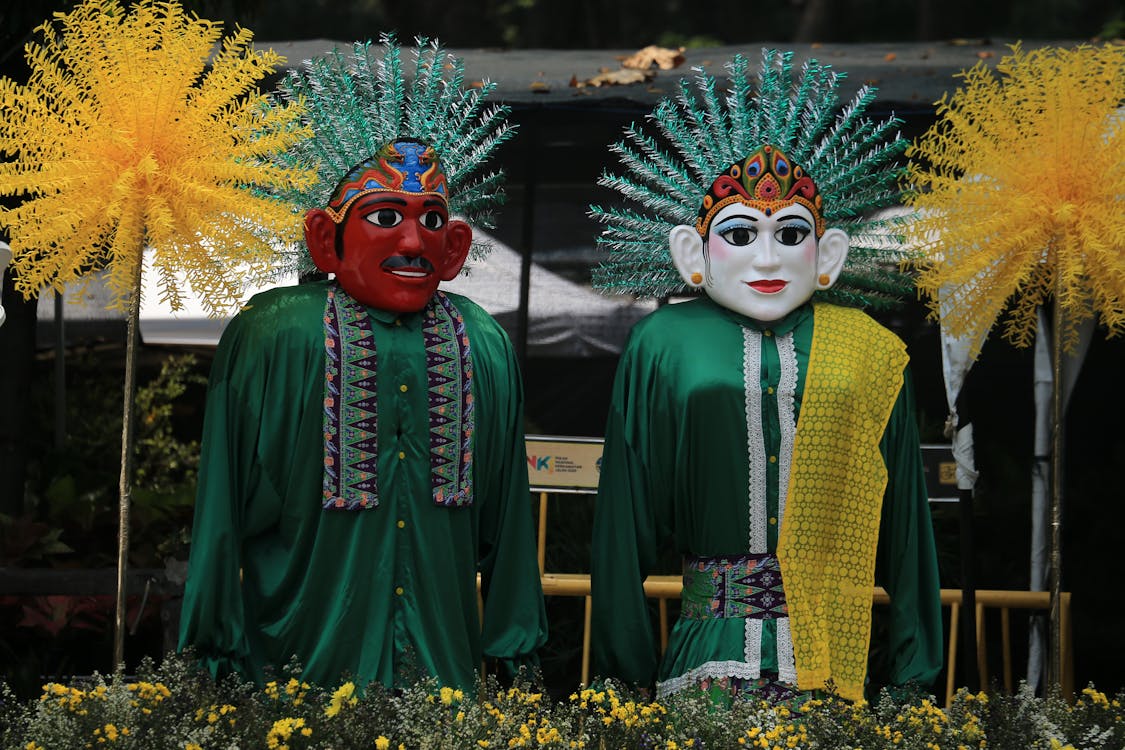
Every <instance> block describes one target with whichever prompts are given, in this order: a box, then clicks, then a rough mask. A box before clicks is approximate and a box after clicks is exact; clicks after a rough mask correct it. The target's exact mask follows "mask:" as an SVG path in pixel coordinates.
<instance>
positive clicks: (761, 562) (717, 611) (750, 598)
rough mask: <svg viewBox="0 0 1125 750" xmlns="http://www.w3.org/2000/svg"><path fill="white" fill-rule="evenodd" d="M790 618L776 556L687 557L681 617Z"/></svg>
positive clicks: (685, 559) (703, 618)
mask: <svg viewBox="0 0 1125 750" xmlns="http://www.w3.org/2000/svg"><path fill="white" fill-rule="evenodd" d="M788 616H789V608H788V606H787V605H786V603H785V592H784V591H783V590H782V586H781V567H780V566H779V565H778V562H777V556H776V555H767V554H762V555H724V556H719V557H685V558H684V590H683V594H682V595H681V607H680V617H683V618H685V619H689V620H710V619H714V618H726V617H741V618H749V619H755V620H775V619H777V618H780V617H788Z"/></svg>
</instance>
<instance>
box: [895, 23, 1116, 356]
mask: <svg viewBox="0 0 1125 750" xmlns="http://www.w3.org/2000/svg"><path fill="white" fill-rule="evenodd" d="M996 71H997V72H996V73H993V72H992V71H991V70H989V69H988V68H987V67H986V66H985V65H984V64H983V63H979V64H978V65H977V66H975V67H974V68H972V69H971V70H968V71H965V72H963V73H962V74H961V78H962V79H963V82H964V86H963V88H960V89H958V90H957V91H956V92H955V93H954V94H953V95H952V96H945V97H943V98H942V100H941V101H940V102H939V103H938V115H939V119H938V122H937V123H935V125H934V126H933V127H932V128H931V129H930V130H929V131H928V132H927V133H926V134H925V135H923V136H922V137H921V138H920V139H918V140H917V141H916V142H915V145H914V146H913V147H911V149H910V150H909V151H908V152H907V154H908V155H909V156H910V157H911V158H912V160H913V163H912V165H911V167H910V171H909V177H910V181H911V182H912V190H911V192H910V194H909V195H908V196H907V199H908V202H909V203H910V205H911V207H913V208H914V209H916V210H917V211H918V212H919V215H920V217H921V218H920V219H919V220H918V221H915V222H913V223H912V225H911V227H910V229H909V234H910V235H911V239H912V240H913V241H914V242H916V243H917V244H918V245H919V246H920V247H921V248H922V249H924V250H925V252H926V255H927V256H928V259H927V261H926V264H925V267H924V268H923V269H922V271H921V273H920V274H919V276H918V288H919V289H920V290H922V291H923V292H924V293H925V294H926V295H928V296H929V297H930V306H931V308H932V310H933V311H934V314H935V315H937V314H938V313H939V312H940V315H941V320H942V326H943V328H945V329H946V330H948V331H949V332H950V333H952V334H954V335H959V336H965V337H967V339H968V341H969V343H970V344H971V346H972V351H971V356H973V357H975V356H976V355H977V354H978V353H979V351H980V347H981V345H982V343H983V341H984V338H985V336H986V335H987V334H988V331H989V330H990V328H991V327H992V325H993V323H994V322H995V321H996V319H997V318H998V317H999V315H1000V313H1001V312H1002V311H1003V310H1004V309H1008V310H1010V312H1009V313H1008V315H1009V317H1008V319H1007V322H1006V324H1005V331H1004V336H1005V338H1007V339H1008V340H1009V341H1011V342H1012V343H1013V344H1015V345H1017V346H1027V345H1029V344H1030V343H1031V342H1032V341H1033V340H1034V334H1035V330H1036V326H1037V308H1038V307H1039V306H1040V305H1041V304H1042V303H1043V302H1045V301H1046V300H1047V299H1048V298H1050V297H1053V298H1055V299H1056V300H1058V302H1059V303H1060V304H1061V305H1062V306H1063V309H1064V310H1065V311H1066V315H1065V318H1066V321H1065V323H1064V328H1063V331H1062V332H1063V336H1064V338H1063V341H1064V345H1065V347H1066V349H1067V350H1070V349H1072V348H1073V346H1074V344H1075V343H1076V341H1077V326H1078V324H1079V323H1081V322H1082V321H1083V320H1086V319H1089V318H1090V317H1091V316H1092V315H1095V314H1096V315H1097V317H1098V320H1099V322H1100V323H1101V324H1103V325H1104V326H1106V328H1108V329H1109V334H1110V335H1111V336H1112V335H1114V334H1121V333H1123V332H1125V269H1123V268H1122V265H1121V257H1122V254H1123V253H1125V212H1123V211H1122V210H1121V196H1122V195H1125V170H1122V169H1121V168H1120V166H1121V164H1122V163H1125V120H1123V119H1122V118H1121V117H1120V115H1119V114H1118V107H1119V106H1120V104H1121V101H1122V99H1123V98H1125V47H1121V46H1115V45H1111V44H1107V45H1104V46H1102V47H1090V46H1087V45H1083V46H1079V47H1077V48H1075V49H1061V48H1051V47H1045V48H1041V49H1036V50H1033V51H1030V52H1023V51H1022V50H1021V49H1020V47H1019V45H1015V46H1014V47H1013V48H1012V54H1011V55H1008V56H1005V57H1004V58H1003V59H1002V60H1001V61H1000V63H999V64H998V65H997V68H996ZM923 165H925V166H923ZM939 291H940V292H941V293H942V295H943V297H944V300H939V298H938V294H939Z"/></svg>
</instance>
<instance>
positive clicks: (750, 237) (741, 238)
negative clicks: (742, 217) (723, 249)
mask: <svg viewBox="0 0 1125 750" xmlns="http://www.w3.org/2000/svg"><path fill="white" fill-rule="evenodd" d="M719 234H720V235H721V236H722V238H723V239H724V240H726V241H727V244H728V245H737V246H739V247H741V246H743V245H749V244H750V243H751V242H753V241H754V238H755V237H757V236H758V233H757V232H755V231H754V230H753V229H751V228H750V227H731V228H730V229H725V230H723V231H722V232H720V233H719Z"/></svg>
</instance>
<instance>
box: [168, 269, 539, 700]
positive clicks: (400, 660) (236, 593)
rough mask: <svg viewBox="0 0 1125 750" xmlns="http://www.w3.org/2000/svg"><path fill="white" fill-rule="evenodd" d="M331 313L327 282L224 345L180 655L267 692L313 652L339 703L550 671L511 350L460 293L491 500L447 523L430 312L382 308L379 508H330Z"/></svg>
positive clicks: (253, 312)
mask: <svg viewBox="0 0 1125 750" xmlns="http://www.w3.org/2000/svg"><path fill="white" fill-rule="evenodd" d="M325 297H326V286H325V284H324V283H315V284H305V285H301V286H297V287H289V288H285V289H277V290H272V291H269V292H265V293H263V294H259V295H256V296H255V297H254V298H253V299H251V300H250V303H249V305H248V306H247V308H246V309H245V310H243V311H242V312H241V313H240V314H239V315H238V316H237V317H236V318H235V319H234V320H233V321H231V323H230V325H229V327H228V328H227V330H226V332H225V333H224V335H223V338H222V340H221V342H220V344H219V348H218V351H217V352H216V356H215V361H214V365H213V369H212V373H211V381H210V386H209V391H208V397H207V412H206V416H205V424H204V428H203V443H202V456H201V466H200V474H199V490H198V497H197V502H196V509H195V525H194V530H193V533H192V549H191V559H190V564H189V571H188V580H187V585H186V590H185V594H184V605H183V614H182V617H181V624H180V647H181V648H184V647H187V646H192V647H194V648H195V650H196V652H197V653H198V654H199V656H200V657H201V658H202V660H203V661H204V663H205V664H207V665H208V666H209V668H210V669H211V670H212V672H213V673H215V674H221V673H223V672H226V671H229V670H230V669H235V670H237V671H239V672H240V673H242V674H244V675H246V676H248V677H250V678H252V679H254V680H256V681H258V682H261V681H262V680H263V678H264V675H265V672H264V670H265V669H266V668H267V666H272V667H274V668H275V669H277V668H281V667H283V666H284V665H285V664H286V663H287V662H288V661H289V659H290V658H291V657H294V656H295V657H296V658H297V659H298V660H299V661H300V663H301V664H302V665H303V667H304V679H307V680H309V681H311V682H314V683H318V684H321V685H324V686H329V687H331V686H334V685H338V684H340V682H342V681H343V680H344V679H354V680H355V681H357V682H358V683H359V684H360V685H361V686H362V685H366V684H367V683H369V682H372V681H376V682H380V683H382V684H383V685H386V686H398V685H402V684H403V683H411V682H413V681H415V680H416V679H418V678H419V677H421V676H424V675H433V676H435V677H436V678H437V679H438V680H439V681H440V682H441V684H443V685H448V686H452V687H461V688H471V687H473V684H474V681H475V679H476V673H477V671H478V670H479V668H480V665H481V661H482V657H485V656H487V657H494V658H497V659H499V660H501V664H503V665H505V666H506V667H508V668H509V669H514V668H516V667H518V666H519V665H521V664H525V663H528V664H530V663H534V662H535V654H536V650H537V649H538V648H539V647H540V646H541V645H542V644H543V643H544V642H545V640H546V632H547V623H546V615H545V610H544V606H543V595H542V590H541V587H540V583H539V570H538V566H537V564H536V556H535V539H534V532H533V528H532V520H531V504H530V499H529V497H530V496H529V494H528V487H527V463H526V455H525V448H524V438H523V434H524V433H523V392H522V386H521V381H520V375H519V371H518V365H517V362H516V359H515V356H514V353H513V350H512V347H511V343H510V341H509V340H508V337H507V335H506V334H505V333H504V331H503V330H502V329H501V328H500V326H499V325H498V324H497V323H496V322H495V321H494V320H493V319H492V318H491V317H490V316H489V315H488V314H487V313H486V312H484V310H482V309H481V308H480V307H478V306H477V305H475V304H474V303H472V302H471V301H469V300H468V299H466V298H464V297H460V296H458V295H452V294H451V295H449V297H450V299H451V300H452V301H453V302H454V304H455V305H456V306H457V308H458V309H459V310H460V311H461V313H462V315H463V317H464V320H465V325H466V329H467V332H468V335H469V340H470V346H471V352H472V357H473V365H474V383H473V395H474V400H475V403H476V409H475V413H476V432H475V435H474V437H473V451H474V461H473V483H474V493H475V494H474V499H473V504H472V505H471V506H470V507H465V508H449V507H441V506H438V505H435V503H434V501H433V499H432V498H431V490H430V459H429V427H428V422H427V409H428V403H427V392H426V390H427V380H426V366H425V351H424V349H423V343H422V342H423V339H422V331H421V314H407V315H398V316H396V315H395V314H392V313H387V312H384V311H380V310H369V313H370V315H371V318H372V328H373V331H374V335H375V342H376V349H377V352H378V365H377V368H378V369H377V376H376V377H377V392H378V440H379V461H378V477H379V505H378V507H377V508H374V509H369V510H358V511H346V510H336V509H333V510H324V509H322V507H321V496H322V467H323V456H324V442H323V416H322V414H323V399H324V377H325V346H324V340H325V335H324V322H323V320H324V310H325ZM240 571H241V581H240ZM478 571H479V572H480V574H481V578H482V591H483V595H484V611H483V624H482V619H481V615H480V613H479V612H478V600H477V586H476V578H477V572H478Z"/></svg>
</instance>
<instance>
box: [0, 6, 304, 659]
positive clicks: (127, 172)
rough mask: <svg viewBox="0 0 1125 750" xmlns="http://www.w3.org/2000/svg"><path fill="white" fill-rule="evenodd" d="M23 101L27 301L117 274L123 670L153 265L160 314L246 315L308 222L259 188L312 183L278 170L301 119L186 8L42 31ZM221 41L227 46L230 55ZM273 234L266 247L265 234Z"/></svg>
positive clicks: (1, 128) (11, 156) (4, 166)
mask: <svg viewBox="0 0 1125 750" xmlns="http://www.w3.org/2000/svg"><path fill="white" fill-rule="evenodd" d="M37 33H39V34H41V35H42V40H41V41H40V42H38V43H34V42H33V43H31V44H29V45H28V46H27V48H26V57H27V62H28V65H29V67H30V69H31V71H30V76H29V78H28V81H27V83H26V85H22V84H18V83H16V82H13V81H11V80H8V79H0V151H2V152H3V153H4V154H5V155H6V161H4V162H3V163H0V193H2V194H6V195H14V196H24V197H25V200H24V201H23V202H22V203H21V204H20V205H19V206H18V207H16V208H13V209H5V210H3V211H0V226H3V227H4V228H5V229H7V230H8V232H9V233H10V235H11V249H12V254H13V258H12V266H13V269H14V271H15V276H16V278H17V282H16V286H17V288H18V289H19V290H20V291H22V292H23V293H24V294H25V295H26V296H28V297H31V296H34V295H36V294H38V293H39V292H40V291H41V290H42V289H44V288H46V287H53V288H54V289H56V290H58V291H61V290H62V289H63V288H64V286H65V285H66V284H67V283H68V282H79V283H84V279H85V278H86V277H87V276H88V274H89V273H90V272H91V271H102V270H104V271H105V272H106V277H107V283H108V286H109V289H110V292H111V294H112V295H113V297H112V304H111V306H112V307H115V308H118V309H122V310H126V311H127V313H128V318H127V320H128V334H127V336H128V337H127V349H126V375H125V388H124V391H125V393H124V404H125V406H124V420H123V426H122V443H121V445H122V450H121V485H120V515H121V520H120V523H121V527H120V534H119V537H120V538H119V553H118V594H117V600H118V601H117V619H116V627H115V646H114V662H115V664H120V663H121V661H122V657H123V648H124V647H123V643H124V640H123V633H124V629H123V624H124V591H125V586H124V581H125V568H126V554H127V550H128V531H129V525H128V518H129V496H130V492H131V484H130V483H131V476H130V474H131V472H130V469H131V457H132V447H133V446H132V443H133V439H132V419H131V414H130V407H131V405H132V401H133V390H134V386H135V381H136V362H135V349H136V344H135V342H136V337H137V333H136V331H137V319H138V315H139V309H140V301H141V300H140V295H141V271H142V268H143V264H142V255H143V253H144V252H146V248H152V249H151V250H150V251H149V252H151V253H152V254H153V265H154V268H155V270H156V273H158V274H159V277H160V284H159V286H160V290H161V295H162V299H163V300H164V301H165V302H167V303H168V304H170V305H171V306H172V308H173V309H177V308H178V307H179V306H180V304H181V292H180V290H179V288H178V286H177V284H178V282H177V277H180V278H186V280H187V284H188V285H189V286H190V287H191V289H192V291H193V292H195V293H196V294H198V295H199V296H200V297H201V298H202V299H203V300H204V302H205V304H206V305H207V306H208V308H209V309H210V310H211V311H212V312H221V311H224V310H229V309H230V308H231V307H233V306H234V305H236V304H237V303H238V301H239V296H240V293H241V290H242V284H243V282H244V281H245V280H246V279H247V278H248V277H253V276H255V275H258V274H264V273H265V271H267V270H268V269H269V267H270V265H271V264H270V258H271V255H272V253H273V251H272V249H271V247H270V246H269V245H268V244H267V243H266V242H265V241H263V240H262V239H261V238H262V237H263V236H265V235H266V234H267V233H272V234H274V235H275V236H277V237H278V238H279V239H285V238H293V239H296V238H297V237H298V233H299V231H300V224H299V217H298V216H297V215H296V214H295V213H294V212H292V211H291V210H290V208H289V207H288V206H287V205H285V204H284V203H282V202H280V201H278V200H276V199H273V198H270V197H268V196H267V194H266V192H264V190H263V191H257V190H254V189H253V188H254V187H260V188H263V189H273V188H279V187H284V186H289V185H291V184H292V183H294V182H302V181H307V180H308V179H310V177H311V176H310V175H306V174H304V173H303V172H301V171H298V170H291V169H282V168H278V167H277V166H273V165H274V164H275V163H276V162H275V161H273V160H272V159H271V158H270V157H271V156H272V155H273V154H275V153H277V152H279V151H280V150H282V149H285V148H287V147H289V146H290V145H292V144H294V143H295V142H297V141H299V140H300V139H301V138H303V137H306V136H307V135H308V133H307V131H306V130H304V129H302V128H301V127H300V126H299V119H298V118H299V115H300V111H299V107H298V106H297V104H294V105H292V106H285V107H279V106H273V105H271V103H270V101H269V100H268V99H267V98H266V97H265V96H263V95H260V94H258V93H257V92H256V91H255V85H256V83H257V82H258V81H259V80H261V79H262V78H264V77H265V76H267V75H269V74H270V73H272V72H273V70H274V69H275V68H276V67H277V66H278V65H279V64H280V63H281V62H282V59H281V58H280V57H279V56H278V55H276V54H274V53H273V52H256V51H254V50H253V49H252V48H251V46H250V39H251V34H250V32H249V31H246V30H244V29H239V30H236V31H235V32H234V34H233V35H231V36H229V37H226V38H225V39H224V38H222V25H221V24H219V23H216V22H213V21H206V20H202V19H200V18H197V17H195V16H194V15H187V14H185V12H184V10H183V9H182V8H181V7H180V6H179V5H178V4H177V3H175V2H156V0H140V1H139V2H137V3H136V4H135V5H133V6H132V8H130V9H128V10H126V9H125V8H124V7H122V6H121V4H120V3H119V2H117V0H86V2H83V3H81V4H79V5H78V6H76V7H75V8H74V9H73V10H72V11H71V12H69V13H57V14H55V16H54V19H53V20H52V21H48V22H46V23H44V24H43V25H42V26H40V27H39V28H38V29H37ZM220 41H221V44H219V42H220ZM262 229H265V230H267V231H266V232H262V231H261V230H262Z"/></svg>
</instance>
